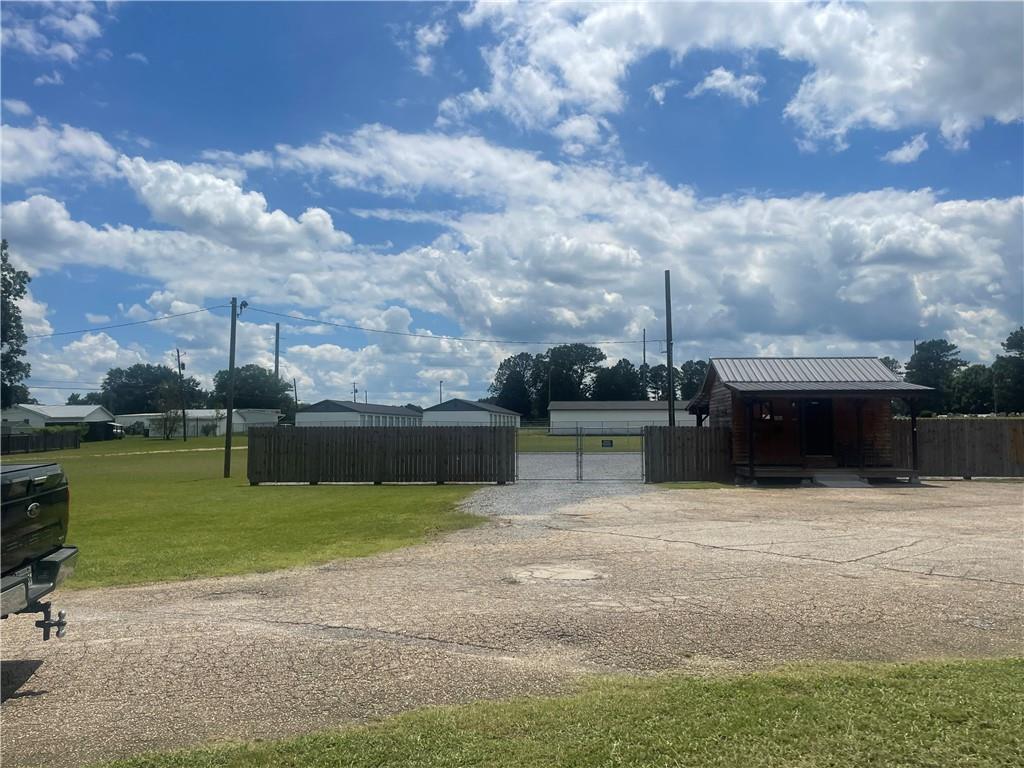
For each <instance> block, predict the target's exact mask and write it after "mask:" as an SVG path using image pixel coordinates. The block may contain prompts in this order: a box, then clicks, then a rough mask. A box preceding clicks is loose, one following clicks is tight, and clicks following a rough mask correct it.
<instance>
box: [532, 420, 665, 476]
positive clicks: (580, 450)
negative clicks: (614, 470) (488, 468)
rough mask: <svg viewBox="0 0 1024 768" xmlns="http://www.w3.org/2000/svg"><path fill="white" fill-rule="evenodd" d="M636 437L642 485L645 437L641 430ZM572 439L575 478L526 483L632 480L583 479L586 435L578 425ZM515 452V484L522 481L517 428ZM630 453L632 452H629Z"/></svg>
mask: <svg viewBox="0 0 1024 768" xmlns="http://www.w3.org/2000/svg"><path fill="white" fill-rule="evenodd" d="M638 436H639V438H640V451H639V455H640V477H639V478H637V479H638V480H639V482H641V483H643V482H646V481H647V468H646V466H645V464H644V461H643V457H644V450H645V448H646V436H645V435H644V433H643V431H642V430H641V432H640V434H639V435H638ZM574 437H575V438H576V439H575V445H574V452H575V459H576V477H575V478H571V477H546V478H540V477H538V478H526V480H527V481H536V482H554V483H571V482H577V483H583V482H590V483H600V482H631V481H632V480H633V478H591V479H588V478H586V477H584V466H585V462H584V459H583V457H584V455H586V437H587V435H586V431H585V430H584V428H583V427H581V426H580V425H579V424H577V425H576V434H575V435H574ZM515 451H516V461H515V467H516V470H515V482H517V483H518V482H520V481H521V480H523V478H522V477H521V475H520V458H521V454H520V451H519V429H518V428H517V429H516V441H515ZM630 453H632V452H631V451H630ZM593 455H595V456H596V455H598V454H593Z"/></svg>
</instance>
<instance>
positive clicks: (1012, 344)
mask: <svg viewBox="0 0 1024 768" xmlns="http://www.w3.org/2000/svg"><path fill="white" fill-rule="evenodd" d="M1002 346H1003V349H1004V350H1005V351H1006V354H1008V355H1016V356H1017V357H1024V325H1022V326H1020V327H1019V328H1018V329H1017V330H1015V331H1013V332H1011V333H1010V335H1009V336H1007V337H1006V341H1004V342H1003V345H1002Z"/></svg>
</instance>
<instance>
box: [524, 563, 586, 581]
mask: <svg viewBox="0 0 1024 768" xmlns="http://www.w3.org/2000/svg"><path fill="white" fill-rule="evenodd" d="M516 578H517V579H549V580H556V581H590V580H592V579H600V578H601V574H600V573H598V572H597V571H591V570H587V569H586V568H577V567H575V566H572V565H533V566H530V567H529V568H527V569H526V570H524V571H520V572H519V573H517V574H516Z"/></svg>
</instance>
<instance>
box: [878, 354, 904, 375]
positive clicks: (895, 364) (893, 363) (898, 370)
mask: <svg viewBox="0 0 1024 768" xmlns="http://www.w3.org/2000/svg"><path fill="white" fill-rule="evenodd" d="M878 359H879V360H880V361H881V362H882V365H884V366H885V367H886V368H888V369H889V370H890V371H892V372H893V373H895V374H896V375H897V376H902V375H903V363H901V362H900V361H899V360H897V359H896V358H895V357H880V358H878Z"/></svg>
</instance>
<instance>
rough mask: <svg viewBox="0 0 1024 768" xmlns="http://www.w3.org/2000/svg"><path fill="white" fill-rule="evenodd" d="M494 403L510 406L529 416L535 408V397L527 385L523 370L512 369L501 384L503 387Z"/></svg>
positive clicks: (522, 414)
mask: <svg viewBox="0 0 1024 768" xmlns="http://www.w3.org/2000/svg"><path fill="white" fill-rule="evenodd" d="M494 404H495V405H499V406H501V407H502V408H508V409H509V410H510V411H515V412H516V413H518V414H519V415H521V416H529V415H530V411H531V410H532V408H533V398H532V396H531V394H530V388H529V386H527V383H526V377H525V376H524V375H523V373H522V372H521V371H510V372H509V374H508V375H507V376H505V380H504V381H503V382H502V384H501V389H500V390H499V391H498V394H497V396H496V397H495V398H494Z"/></svg>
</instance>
